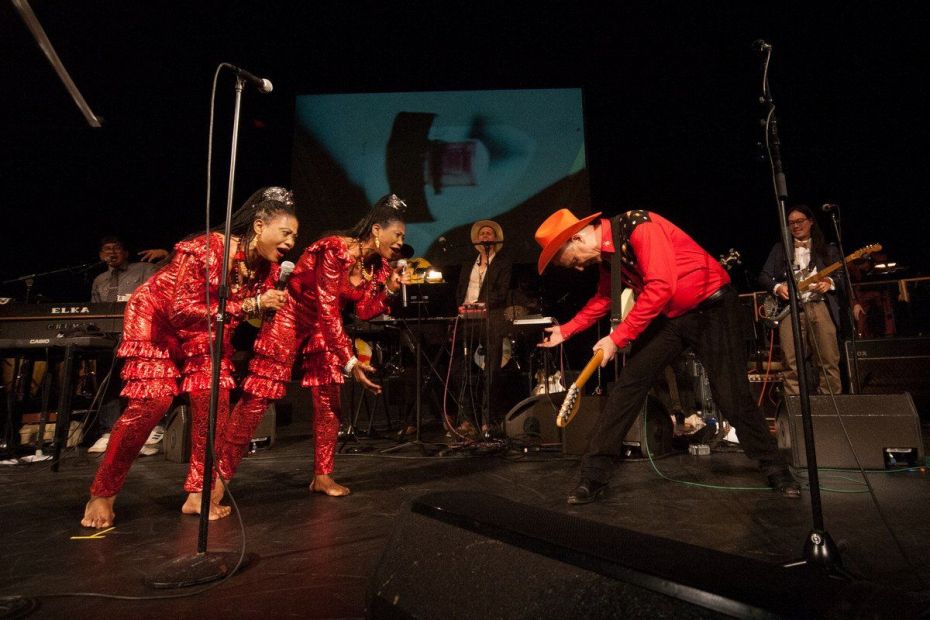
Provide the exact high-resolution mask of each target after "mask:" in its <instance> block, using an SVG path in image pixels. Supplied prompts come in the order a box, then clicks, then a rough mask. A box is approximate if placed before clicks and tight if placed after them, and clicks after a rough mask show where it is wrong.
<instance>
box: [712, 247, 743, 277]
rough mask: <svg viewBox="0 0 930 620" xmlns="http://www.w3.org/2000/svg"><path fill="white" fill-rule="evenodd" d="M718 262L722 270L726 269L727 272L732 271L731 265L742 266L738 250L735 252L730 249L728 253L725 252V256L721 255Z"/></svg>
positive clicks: (741, 258)
mask: <svg viewBox="0 0 930 620" xmlns="http://www.w3.org/2000/svg"><path fill="white" fill-rule="evenodd" d="M718 260H719V261H720V264H721V265H723V268H724V269H726V270H727V271H729V270H730V269H732V268H733V265H742V264H743V257H742V256H740V253H739V251H738V250H735V249H733V248H730V251H729V252H727V253H726V254H721V255H720V258H719V259H718Z"/></svg>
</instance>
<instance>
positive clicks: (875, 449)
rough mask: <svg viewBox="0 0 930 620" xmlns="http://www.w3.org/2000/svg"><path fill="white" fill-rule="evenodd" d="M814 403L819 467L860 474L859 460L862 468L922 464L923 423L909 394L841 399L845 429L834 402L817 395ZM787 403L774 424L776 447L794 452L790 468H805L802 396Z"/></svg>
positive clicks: (859, 396) (838, 397) (813, 410)
mask: <svg viewBox="0 0 930 620" xmlns="http://www.w3.org/2000/svg"><path fill="white" fill-rule="evenodd" d="M810 401H811V420H812V423H813V427H814V442H815V443H814V446H815V447H816V449H817V465H818V467H836V468H842V469H856V468H857V467H858V466H857V465H856V458H855V457H856V456H857V457H858V458H859V462H860V463H861V464H862V467H863V468H864V469H885V468H886V467H887V466H889V465H891V464H892V461H891V459H892V458H894V460H895V461H902V460H904V461H907V462H909V463H911V464H919V463H922V462H923V459H924V446H923V441H922V440H921V436H920V419H919V418H918V417H917V412H916V410H915V409H914V401H913V400H911V396H910V394H906V393H905V394H855V395H853V394H838V395H837V396H836V405H837V407H838V409H839V414H840V415H841V416H842V424H841V422H840V418H839V417H838V416H837V411H836V410H835V409H834V406H833V398H831V397H830V396H822V395H817V396H811V397H810ZM784 402H785V407H784V408H783V410H782V411H781V413H780V414H779V416H778V418H777V419H776V428H777V431H778V447H779V448H782V449H784V450H788V451H789V452H790V462H791V464H792V465H794V466H795V467H807V454H806V452H805V443H804V428H803V422H802V419H801V408H800V402H799V397H798V396H787V397H786V398H785V401H784ZM844 427H845V432H844ZM847 434H848V435H849V440H848V441H847V439H846V435H847ZM854 454H855V456H854Z"/></svg>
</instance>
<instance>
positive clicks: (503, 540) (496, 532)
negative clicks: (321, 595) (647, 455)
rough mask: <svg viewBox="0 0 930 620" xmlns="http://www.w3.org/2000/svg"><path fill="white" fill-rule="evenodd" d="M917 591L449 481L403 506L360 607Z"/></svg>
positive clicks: (785, 602)
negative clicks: (452, 488)
mask: <svg viewBox="0 0 930 620" xmlns="http://www.w3.org/2000/svg"><path fill="white" fill-rule="evenodd" d="M724 576H732V577H733V578H725V577H724ZM922 599H925V597H921V596H919V595H917V594H914V593H908V592H894V591H890V589H887V588H886V589H882V588H880V587H878V586H874V585H870V584H868V583H867V582H862V581H859V580H844V579H834V578H832V577H830V576H829V575H827V574H826V572H825V571H821V570H819V569H818V568H816V567H814V566H812V565H810V564H808V565H806V566H799V567H793V568H784V567H782V566H779V565H776V564H768V563H765V562H762V561H760V560H757V559H753V558H747V557H741V556H737V555H730V554H727V553H722V552H720V551H715V550H713V549H706V548H703V547H699V546H696V545H690V544H686V543H682V542H678V541H675V540H671V539H667V538H659V537H658V536H651V535H649V534H645V533H641V532H636V531H633V530H626V529H622V528H619V527H615V526H613V525H611V524H609V523H604V522H601V521H593V520H587V519H582V518H580V517H578V516H575V515H572V514H565V513H562V512H556V511H554V510H545V509H542V508H540V507H538V506H533V505H528V504H519V503H516V502H513V501H510V500H507V499H504V498H502V497H497V496H494V495H489V494H486V493H476V492H463V491H456V492H446V493H432V494H429V495H426V496H423V497H420V498H417V499H416V500H414V501H413V503H412V504H411V505H410V506H409V507H407V508H406V509H405V510H401V511H400V514H399V515H398V516H397V518H396V519H395V525H394V531H393V533H392V534H391V537H390V539H389V540H388V542H387V546H386V547H385V549H384V551H383V553H382V555H381V559H380V560H379V562H378V565H377V566H376V567H375V570H374V572H373V573H372V575H371V578H370V579H369V582H368V589H367V594H366V617H367V618H378V619H383V618H482V619H483V618H724V617H726V618H769V617H771V618H801V617H815V618H819V617H845V618H870V617H894V618H917V617H924V616H923V614H924V613H925V612H926V601H925V600H922Z"/></svg>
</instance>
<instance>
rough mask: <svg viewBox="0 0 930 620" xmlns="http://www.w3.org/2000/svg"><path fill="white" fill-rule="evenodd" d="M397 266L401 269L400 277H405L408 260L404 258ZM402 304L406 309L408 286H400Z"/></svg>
mask: <svg viewBox="0 0 930 620" xmlns="http://www.w3.org/2000/svg"><path fill="white" fill-rule="evenodd" d="M397 266H398V267H400V275H404V272H405V271H407V260H406V259H404V258H402V259H400V260H399V261H397ZM400 303H401V304H402V305H403V307H404V308H406V307H407V285H406V284H401V285H400Z"/></svg>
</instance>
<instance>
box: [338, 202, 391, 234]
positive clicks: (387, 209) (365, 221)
mask: <svg viewBox="0 0 930 620" xmlns="http://www.w3.org/2000/svg"><path fill="white" fill-rule="evenodd" d="M406 208H407V203H405V202H404V201H403V200H401V199H400V198H398V197H397V195H396V194H387V195H385V196H382V197H381V198H379V199H378V202H376V203H375V204H374V206H373V207H372V208H371V210H369V211H368V214H367V215H365V217H363V218H362V219H361V220H359V221H358V222H357V223H356V224H355V226H353V227H352V228H350V229H348V230H343V231H340V232H339V233H338V234H341V235H343V236H345V237H352V238H353V239H358V240H359V241H367V240H368V239H370V238H371V227H372V226H374V225H375V224H378V225H379V226H381V227H382V228H387V227H388V226H390V225H391V224H392V223H393V222H400V223H401V224H403V223H404V210H405V209H406Z"/></svg>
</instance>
